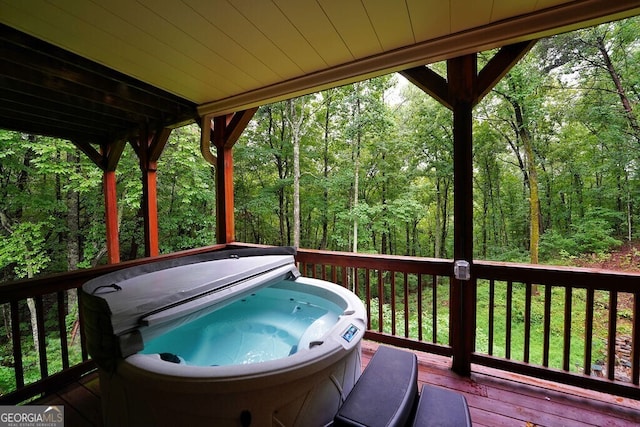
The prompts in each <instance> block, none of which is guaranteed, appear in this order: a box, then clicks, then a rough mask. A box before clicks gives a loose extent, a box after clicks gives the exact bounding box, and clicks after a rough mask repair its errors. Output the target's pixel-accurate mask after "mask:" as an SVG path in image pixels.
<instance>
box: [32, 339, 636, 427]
mask: <svg viewBox="0 0 640 427" xmlns="http://www.w3.org/2000/svg"><path fill="white" fill-rule="evenodd" d="M377 347H378V344H376V343H373V342H370V341H366V342H364V343H363V350H362V355H363V366H366V364H367V363H368V362H369V360H370V358H371V356H372V355H373V353H374V352H375V350H376V349H377ZM416 354H417V356H418V365H419V374H418V381H419V382H420V385H421V384H432V385H436V386H440V387H447V388H450V389H453V390H457V391H459V392H461V393H463V394H464V395H465V397H466V399H467V403H468V404H469V409H470V412H471V419H472V421H473V425H474V426H487V427H500V426H509V427H512V426H524V427H534V426H554V427H555V426H567V427H572V426H575V427H578V426H580V427H583V426H610V427H622V426H638V425H640V400H632V399H625V398H621V397H616V396H610V395H606V394H602V393H596V392H591V391H588V390H583V389H580V388H576V387H570V386H565V385H560V384H556V383H550V382H547V381H542V380H537V379H532V378H529V377H524V376H520V375H515V374H509V373H505V372H501V371H496V370H493V369H488V368H483V367H478V366H474V373H473V374H472V375H471V377H470V378H464V377H460V376H458V375H456V374H454V373H453V372H452V371H451V369H450V367H451V361H450V359H448V358H445V357H441V356H435V355H432V354H426V353H416ZM34 403H37V404H58V405H64V407H65V421H66V422H65V426H67V427H71V426H101V425H102V420H101V410H100V389H99V384H98V377H97V375H96V374H91V375H88V376H87V377H85V378H84V379H83V380H82V381H80V382H78V383H75V384H73V385H70V386H68V387H66V388H64V389H62V390H60V391H59V392H58V393H56V394H55V395H51V396H48V397H45V398H42V399H40V400H38V401H36V402H34Z"/></svg>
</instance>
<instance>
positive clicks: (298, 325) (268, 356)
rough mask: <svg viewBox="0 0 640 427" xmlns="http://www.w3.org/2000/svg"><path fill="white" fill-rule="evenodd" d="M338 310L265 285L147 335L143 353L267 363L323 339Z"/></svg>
mask: <svg viewBox="0 0 640 427" xmlns="http://www.w3.org/2000/svg"><path fill="white" fill-rule="evenodd" d="M341 313H342V309H341V308H340V307H339V306H338V305H337V304H335V303H333V302H331V301H328V300H326V299H324V298H321V297H319V296H316V295H313V294H309V293H305V292H299V291H295V290H291V289H284V288H278V287H268V288H263V289H260V290H257V291H256V292H254V293H252V294H250V295H248V296H246V297H243V298H241V299H238V300H237V301H235V302H232V303H231V304H229V305H226V306H224V307H222V308H220V309H218V310H216V311H213V312H211V313H209V314H207V315H205V316H203V317H200V318H199V319H197V320H195V321H193V322H191V323H187V324H184V325H182V326H179V327H177V328H176V329H173V330H171V331H169V332H167V333H165V334H163V335H161V336H159V337H157V338H154V339H152V340H150V341H149V342H148V343H146V344H145V348H144V350H143V351H142V352H141V353H143V354H156V353H170V354H172V355H176V356H178V358H179V359H180V360H181V363H186V364H187V365H198V366H222V365H238V364H247V363H257V362H265V361H268V360H274V359H279V358H282V357H287V356H289V355H291V354H294V353H295V352H297V351H298V350H299V346H308V344H309V342H310V341H313V340H316V339H319V338H321V337H322V336H323V335H324V334H325V333H326V332H327V331H328V330H329V329H331V327H332V326H333V325H334V324H335V323H336V321H337V319H338V316H339V315H340V314H341ZM303 337H304V340H302V338H303Z"/></svg>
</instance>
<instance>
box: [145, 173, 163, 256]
mask: <svg viewBox="0 0 640 427" xmlns="http://www.w3.org/2000/svg"><path fill="white" fill-rule="evenodd" d="M145 166H146V167H145V168H144V169H143V170H142V212H143V214H144V248H145V249H144V254H145V256H157V255H159V253H160V250H159V244H158V196H157V194H158V193H157V178H156V162H148V163H147V164H146V165H145Z"/></svg>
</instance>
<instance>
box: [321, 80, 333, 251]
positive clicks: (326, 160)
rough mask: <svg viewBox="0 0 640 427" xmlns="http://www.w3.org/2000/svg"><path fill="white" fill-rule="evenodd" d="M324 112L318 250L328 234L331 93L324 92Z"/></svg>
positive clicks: (325, 242) (325, 245) (324, 245)
mask: <svg viewBox="0 0 640 427" xmlns="http://www.w3.org/2000/svg"><path fill="white" fill-rule="evenodd" d="M326 97H327V98H326V100H327V102H326V105H325V108H326V111H325V115H324V148H323V153H322V161H323V167H322V176H323V178H324V182H323V184H322V200H323V202H324V203H323V204H322V219H321V221H322V237H321V238H320V244H319V245H318V246H319V247H318V249H326V248H327V241H328V234H329V189H328V182H329V118H330V117H331V115H330V108H331V91H327V92H326Z"/></svg>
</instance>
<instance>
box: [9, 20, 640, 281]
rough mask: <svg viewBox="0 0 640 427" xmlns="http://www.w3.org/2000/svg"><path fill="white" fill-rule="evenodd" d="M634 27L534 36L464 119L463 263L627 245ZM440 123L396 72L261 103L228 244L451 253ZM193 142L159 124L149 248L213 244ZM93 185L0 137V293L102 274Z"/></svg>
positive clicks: (83, 161) (71, 166) (637, 209)
mask: <svg viewBox="0 0 640 427" xmlns="http://www.w3.org/2000/svg"><path fill="white" fill-rule="evenodd" d="M639 22H640V21H638V19H637V18H632V19H628V20H623V21H618V22H614V23H609V24H605V25H601V26H598V27H594V28H589V29H585V30H581V31H577V32H572V33H567V34H563V35H559V36H555V37H553V38H548V39H543V40H540V41H538V43H537V44H536V45H535V46H534V48H533V49H532V50H531V51H530V52H529V53H528V54H527V55H526V56H525V58H524V59H523V60H521V61H520V63H519V64H518V65H517V66H515V67H514V68H513V69H512V70H511V72H509V73H508V74H507V75H506V76H505V78H503V79H502V81H501V82H500V83H499V84H498V85H497V86H496V87H495V89H494V90H493V91H492V92H491V93H490V94H489V95H488V96H487V97H486V98H485V99H484V100H483V101H482V102H481V103H480V104H479V105H478V106H477V107H476V108H475V110H474V147H473V156H474V159H473V160H474V188H473V192H474V230H475V233H474V236H475V240H474V248H475V257H476V258H478V259H487V260H502V261H518V262H533V263H537V262H540V263H551V264H570V263H571V262H572V260H573V259H576V258H579V257H581V256H582V255H583V254H596V255H606V254H607V253H608V251H610V250H611V249H612V248H615V247H616V246H618V245H620V244H621V243H623V242H624V241H630V240H633V239H635V238H637V237H638V234H639V232H638V229H637V227H636V224H637V223H638V221H639V220H640V206H639V205H640V204H639V203H638V200H639V197H640V176H639V172H640V164H639V163H638V159H639V155H638V154H639V153H640V125H639V124H638V115H637V111H636V110H635V107H636V105H637V103H638V101H639V100H640V47H639V46H638V33H639ZM491 54H492V52H484V53H481V54H479V59H478V61H479V68H480V67H481V66H482V63H483V62H486V61H487V60H488V58H490V56H491ZM431 67H432V69H433V70H434V71H436V72H442V71H443V70H444V64H442V63H436V64H432V65H431ZM451 122H452V115H451V112H450V111H449V110H447V109H446V108H445V107H443V106H441V105H440V104H438V102H436V101H435V100H434V99H432V98H430V97H429V96H427V95H426V94H424V93H423V92H421V91H420V90H419V89H417V88H415V87H414V86H413V85H412V84H411V83H408V82H407V81H406V80H405V79H404V78H403V77H401V76H400V75H388V76H383V77H378V78H374V79H371V80H367V81H362V82H359V83H355V84H352V85H348V86H343V87H339V88H334V89H330V90H326V91H323V92H320V93H315V94H311V95H307V96H303V97H300V98H296V99H291V100H287V101H282V102H279V103H275V104H270V105H266V106H263V107H261V108H260V109H259V110H258V112H257V113H256V115H255V116H254V118H253V120H252V122H251V123H250V124H249V126H248V128H247V129H246V130H245V132H244V134H243V136H242V137H241V139H240V141H239V142H238V143H237V144H236V145H235V147H234V171H235V183H234V185H235V209H236V212H235V216H236V238H237V240H239V241H244V242H253V243H264V244H273V245H294V246H298V247H306V248H319V249H328V250H340V251H356V252H371V253H380V254H398V255H416V256H429V257H442V258H447V257H451V256H452V235H453V233H452V231H453V230H452V211H453V209H452V203H453V202H452V200H453V198H452V195H453V194H452V193H453V176H452V168H453V165H452V155H453V153H452V150H453V144H452V130H451V128H452V125H451ZM198 144H199V128H198V127H197V125H192V126H187V127H184V128H179V129H176V130H174V132H173V133H172V136H171V138H170V140H169V142H168V144H167V147H166V148H165V151H164V152H163V154H162V156H161V158H160V161H159V163H158V211H159V218H160V224H159V226H160V231H159V235H160V237H159V240H160V249H161V252H163V253H168V252H172V251H177V250H180V249H186V248H193V247H198V246H203V245H209V244H212V243H215V216H214V210H215V185H214V179H215V174H214V171H213V169H212V168H211V167H210V166H208V164H207V163H206V162H205V161H204V160H203V159H202V157H201V155H200V153H199V150H198ZM117 174H118V175H117V176H118V197H119V205H118V206H119V207H118V209H119V212H118V214H119V224H120V241H121V258H122V259H123V260H126V259H134V258H138V257H141V256H142V255H143V253H144V250H143V249H144V248H142V247H141V242H142V240H143V239H142V237H141V233H142V218H141V211H140V198H141V183H140V178H139V177H140V172H139V166H138V162H137V159H136V156H135V153H134V151H133V150H132V149H130V147H129V149H126V150H125V152H124V154H123V157H122V159H121V161H120V164H119V166H118V170H117ZM101 179H102V175H101V172H100V170H99V169H98V168H97V167H96V166H95V165H94V164H92V163H91V162H90V161H89V160H88V159H87V158H86V156H84V155H83V154H82V153H81V152H79V151H78V150H77V149H76V148H75V147H74V146H73V145H72V144H71V143H70V142H68V141H62V140H56V139H52V138H48V137H42V136H37V135H26V134H21V133H16V132H11V131H0V180H1V184H0V235H1V236H2V238H1V239H0V272H1V274H0V280H1V281H3V282H4V281H10V280H14V279H19V278H26V277H35V276H37V275H41V274H46V273H52V272H58V271H66V270H72V269H76V268H86V267H90V266H95V265H98V264H100V263H104V262H106V261H105V259H106V257H105V252H106V245H105V230H104V223H103V221H102V218H103V217H104V207H103V195H102V183H101Z"/></svg>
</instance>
